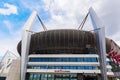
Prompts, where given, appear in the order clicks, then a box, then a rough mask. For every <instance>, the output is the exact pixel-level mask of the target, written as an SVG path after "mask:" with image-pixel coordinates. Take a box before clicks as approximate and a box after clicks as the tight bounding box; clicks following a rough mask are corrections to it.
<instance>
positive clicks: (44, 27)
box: [37, 15, 47, 31]
mask: <svg viewBox="0 0 120 80" xmlns="http://www.w3.org/2000/svg"><path fill="white" fill-rule="evenodd" d="M37 17H38V19H39V21H40V23H41V25H42V27H43V29H44V30H45V31H47V28H46V26H45V25H44V23H43V22H42V20H41V19H40V17H39V15H37Z"/></svg>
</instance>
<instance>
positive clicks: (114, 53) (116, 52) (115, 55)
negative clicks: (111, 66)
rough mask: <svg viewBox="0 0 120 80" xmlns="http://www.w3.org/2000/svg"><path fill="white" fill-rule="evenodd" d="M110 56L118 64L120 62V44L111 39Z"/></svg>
mask: <svg viewBox="0 0 120 80" xmlns="http://www.w3.org/2000/svg"><path fill="white" fill-rule="evenodd" d="M109 56H110V57H111V59H112V61H113V62H115V63H116V64H120V48H119V46H118V45H117V44H116V43H115V42H113V41H112V40H111V50H110V52H109Z"/></svg>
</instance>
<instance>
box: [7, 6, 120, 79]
mask: <svg viewBox="0 0 120 80" xmlns="http://www.w3.org/2000/svg"><path fill="white" fill-rule="evenodd" d="M89 15H90V17H91V21H92V24H93V28H94V29H97V30H95V31H84V30H78V29H59V30H57V29H55V30H46V29H45V31H41V32H38V33H32V24H33V23H34V21H35V18H36V17H37V16H38V15H37V12H33V13H32V14H31V16H30V17H29V19H28V21H27V22H26V24H25V25H24V28H23V36H22V40H21V41H20V42H19V43H18V46H17V50H18V52H19V54H20V55H21V62H20V60H17V62H14V63H13V64H14V65H13V66H12V67H11V68H12V69H15V71H13V72H10V73H9V75H8V77H9V78H7V80H16V79H17V80H119V77H120V74H119V60H120V59H119V53H118V52H116V53H115V54H114V51H113V49H112V48H113V45H115V46H117V44H116V43H115V42H114V41H113V40H111V39H108V38H105V29H104V26H103V25H102V23H101V22H100V20H99V18H98V17H97V15H96V13H95V12H94V10H93V9H92V8H90V9H89ZM41 23H42V22H41ZM42 25H43V26H44V24H42ZM116 48H119V47H118V46H117V47H116ZM111 49H112V51H111ZM114 55H115V56H117V58H116V57H115V56H114ZM112 60H113V61H112ZM15 64H16V65H15ZM20 64H21V66H20ZM17 65H19V66H17ZM15 66H17V67H16V68H17V69H16V68H14V67H15ZM116 67H117V69H116ZM12 69H11V71H12ZM115 69H116V70H115ZM17 71H18V73H16V72H17ZM11 73H12V74H11ZM15 73H16V74H18V75H19V76H18V75H17V76H15ZM13 76H14V78H13ZM15 77H17V78H15Z"/></svg>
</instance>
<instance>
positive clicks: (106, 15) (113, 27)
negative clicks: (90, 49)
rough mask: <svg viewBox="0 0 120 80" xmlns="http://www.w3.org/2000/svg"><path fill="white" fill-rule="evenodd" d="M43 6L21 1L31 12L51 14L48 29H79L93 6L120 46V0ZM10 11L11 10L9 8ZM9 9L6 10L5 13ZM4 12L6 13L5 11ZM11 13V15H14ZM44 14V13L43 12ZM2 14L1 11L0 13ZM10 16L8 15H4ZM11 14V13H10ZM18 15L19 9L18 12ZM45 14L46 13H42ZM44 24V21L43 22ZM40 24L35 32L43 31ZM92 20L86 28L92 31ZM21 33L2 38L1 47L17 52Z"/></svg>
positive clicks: (71, 0) (58, 1) (47, 1)
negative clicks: (43, 11)
mask: <svg viewBox="0 0 120 80" xmlns="http://www.w3.org/2000/svg"><path fill="white" fill-rule="evenodd" d="M42 1H43V4H42V5H41V2H40V1H38V0H37V2H35V1H32V0H30V1H24V0H21V2H22V4H23V6H24V7H25V8H27V9H29V10H31V11H32V10H37V11H38V13H40V12H41V10H45V11H46V12H48V13H49V14H50V19H49V20H48V21H47V22H45V25H46V26H47V28H48V29H61V28H63V29H64V28H72V29H77V28H78V26H79V25H80V22H81V21H82V19H83V18H84V17H85V15H86V14H87V12H88V9H89V8H90V7H91V6H92V7H93V8H94V10H95V12H96V13H97V15H98V16H99V17H100V18H101V20H102V21H103V22H104V24H105V25H106V26H105V27H106V35H107V36H108V37H109V38H111V39H113V40H115V41H116V43H118V44H119V45H120V36H119V34H120V31H119V30H120V27H119V26H120V23H119V21H120V9H119V7H120V5H119V4H120V0H116V1H110V0H64V1H63V0H42ZM4 6H5V5H4ZM9 9H10V8H9ZM0 10H1V9H0ZM6 10H7V11H8V9H5V11H6ZM3 12H4V11H3ZM12 12H14V11H12ZM12 12H11V13H12ZM41 13H42V12H41ZM0 14H1V11H0ZM4 14H6V15H8V13H6V12H5V13H4ZM9 14H10V13H9ZM14 14H17V8H16V12H14ZM42 14H44V13H42ZM43 22H44V21H43ZM4 23H5V24H6V26H7V27H8V29H9V30H11V29H12V27H11V26H10V25H11V24H9V21H4ZM39 24H40V23H39V22H36V24H35V25H34V28H35V31H36V30H38V29H41V27H40V26H39ZM91 26H92V25H91V22H90V18H89V19H88V20H87V24H86V25H85V27H84V29H85V28H87V29H88V28H89V30H90V29H91V28H90V27H91ZM20 32H21V31H19V34H18V33H17V34H16V33H14V34H13V35H12V36H11V37H9V38H10V39H8V38H5V37H2V39H3V40H2V41H1V42H0V44H1V45H0V46H1V47H5V48H7V49H9V50H11V51H13V52H17V51H16V46H17V43H18V41H19V40H20V37H21V36H20V35H21V34H20Z"/></svg>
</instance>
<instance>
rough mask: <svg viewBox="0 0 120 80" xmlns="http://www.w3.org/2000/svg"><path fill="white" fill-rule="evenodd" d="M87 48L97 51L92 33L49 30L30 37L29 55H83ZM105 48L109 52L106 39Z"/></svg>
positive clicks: (19, 46)
mask: <svg viewBox="0 0 120 80" xmlns="http://www.w3.org/2000/svg"><path fill="white" fill-rule="evenodd" d="M88 48H89V49H92V50H93V49H94V50H96V51H97V46H96V39H95V35H94V33H92V32H89V31H82V30H74V29H63V30H49V31H43V32H39V33H35V34H33V35H32V36H31V43H30V50H29V54H56V53H57V54H62V53H68V54H69V53H70V54H71V53H72V54H78V53H79V54H80V53H82V54H84V53H88V52H87V50H88ZM106 48H107V52H109V50H110V48H111V43H110V40H109V39H106ZM18 52H19V53H21V42H20V43H19V44H18Z"/></svg>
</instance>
